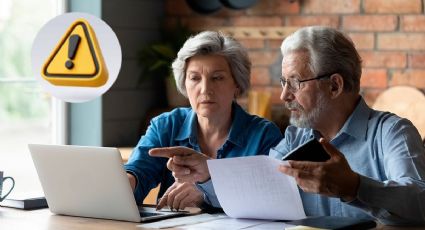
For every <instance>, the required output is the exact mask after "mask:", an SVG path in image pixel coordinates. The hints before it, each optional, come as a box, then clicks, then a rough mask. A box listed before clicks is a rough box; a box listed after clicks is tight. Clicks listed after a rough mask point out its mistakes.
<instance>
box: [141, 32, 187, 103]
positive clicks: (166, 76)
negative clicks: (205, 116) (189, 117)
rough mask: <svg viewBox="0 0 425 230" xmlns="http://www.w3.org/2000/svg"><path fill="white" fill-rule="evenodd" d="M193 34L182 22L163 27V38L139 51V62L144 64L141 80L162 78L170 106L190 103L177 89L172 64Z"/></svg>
mask: <svg viewBox="0 0 425 230" xmlns="http://www.w3.org/2000/svg"><path fill="white" fill-rule="evenodd" d="M191 34H192V32H191V31H190V30H189V29H188V28H186V27H184V26H182V25H180V24H178V25H177V26H175V27H173V28H168V29H163V30H162V31H161V40H158V41H154V42H152V43H149V44H147V45H146V46H144V47H143V48H142V50H141V51H140V53H139V62H140V64H141V65H142V66H143V68H142V74H141V78H140V81H143V80H144V79H147V78H162V79H161V80H162V82H163V83H164V84H165V88H166V92H167V101H168V105H169V106H170V107H179V106H187V105H188V104H189V102H188V100H187V98H185V97H184V96H183V95H181V94H180V93H179V92H178V91H177V88H176V84H175V80H174V77H173V73H172V70H171V64H172V62H173V61H174V59H175V58H176V57H177V52H178V51H179V50H180V48H181V47H182V46H183V44H184V42H185V41H186V39H187V38H189V36H190V35H191Z"/></svg>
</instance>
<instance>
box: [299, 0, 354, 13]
mask: <svg viewBox="0 0 425 230" xmlns="http://www.w3.org/2000/svg"><path fill="white" fill-rule="evenodd" d="M302 2H303V3H302V7H303V9H302V12H303V13H307V14H318V13H319V14H352V13H360V0H350V1H341V0H304V1H302Z"/></svg>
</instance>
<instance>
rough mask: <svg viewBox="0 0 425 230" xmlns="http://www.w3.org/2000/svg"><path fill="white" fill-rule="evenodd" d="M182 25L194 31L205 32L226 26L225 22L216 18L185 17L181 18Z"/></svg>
mask: <svg viewBox="0 0 425 230" xmlns="http://www.w3.org/2000/svg"><path fill="white" fill-rule="evenodd" d="M181 22H182V24H183V25H187V26H188V27H189V28H192V29H195V30H206V29H208V28H211V27H220V26H226V25H227V20H226V19H224V18H217V17H185V18H181Z"/></svg>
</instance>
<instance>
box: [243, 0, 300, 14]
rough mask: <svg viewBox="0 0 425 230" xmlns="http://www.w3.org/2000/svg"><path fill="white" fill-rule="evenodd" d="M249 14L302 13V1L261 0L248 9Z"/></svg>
mask: <svg viewBox="0 0 425 230" xmlns="http://www.w3.org/2000/svg"><path fill="white" fill-rule="evenodd" d="M246 13H247V14H248V15H276V14H278V15H281V14H298V13H300V3H299V1H295V2H293V3H291V2H290V1H282V0H261V1H258V3H257V4H256V5H254V6H253V7H251V8H249V9H248V10H246Z"/></svg>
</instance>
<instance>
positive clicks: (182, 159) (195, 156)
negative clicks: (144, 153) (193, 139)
mask: <svg viewBox="0 0 425 230" xmlns="http://www.w3.org/2000/svg"><path fill="white" fill-rule="evenodd" d="M149 155H150V156H152V157H168V158H170V159H169V160H168V162H167V168H168V169H169V170H170V171H172V172H173V176H174V178H176V181H177V182H180V183H182V182H189V183H196V182H201V183H202V182H205V181H207V180H208V179H209V178H210V173H209V172H208V166H207V160H208V159H210V158H209V157H208V156H206V155H205V154H202V153H200V152H197V151H195V150H193V149H191V148H187V147H181V146H179V147H166V148H154V149H151V150H149Z"/></svg>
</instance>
